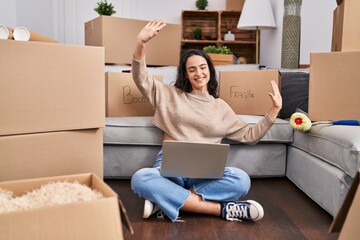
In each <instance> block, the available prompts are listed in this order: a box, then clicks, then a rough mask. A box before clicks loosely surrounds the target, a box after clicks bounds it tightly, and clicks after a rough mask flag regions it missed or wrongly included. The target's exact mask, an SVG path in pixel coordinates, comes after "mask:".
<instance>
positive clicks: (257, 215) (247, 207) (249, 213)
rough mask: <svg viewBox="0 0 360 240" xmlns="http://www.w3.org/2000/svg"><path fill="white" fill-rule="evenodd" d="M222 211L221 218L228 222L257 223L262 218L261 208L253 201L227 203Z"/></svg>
mask: <svg viewBox="0 0 360 240" xmlns="http://www.w3.org/2000/svg"><path fill="white" fill-rule="evenodd" d="M222 211H223V213H222V216H223V217H224V218H225V219H226V220H230V221H242V220H247V221H258V220H260V219H262V218H263V217H264V209H263V207H262V206H261V205H260V203H258V202H256V201H254V200H247V201H236V202H229V203H227V204H226V205H225V206H224V208H223V209H222Z"/></svg>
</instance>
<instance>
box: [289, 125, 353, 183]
mask: <svg viewBox="0 0 360 240" xmlns="http://www.w3.org/2000/svg"><path fill="white" fill-rule="evenodd" d="M292 145H293V146H295V147H297V148H299V149H302V150H303V151H305V152H308V153H309V154H311V155H313V156H316V157H318V158H320V159H322V160H324V161H326V162H328V163H330V164H332V165H334V166H336V167H338V168H339V169H341V170H343V171H344V172H345V173H346V174H348V175H349V176H351V177H354V176H355V174H356V173H357V171H358V169H359V168H360V127H359V126H341V125H331V124H319V125H314V126H313V127H312V128H311V130H310V131H309V132H307V133H304V132H300V131H295V133H294V142H293V143H292Z"/></svg>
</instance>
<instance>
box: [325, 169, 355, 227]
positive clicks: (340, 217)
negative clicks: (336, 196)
mask: <svg viewBox="0 0 360 240" xmlns="http://www.w3.org/2000/svg"><path fill="white" fill-rule="evenodd" d="M359 181H360V173H359V172H358V173H357V174H356V176H355V178H354V180H353V182H352V184H351V186H350V189H349V191H348V193H347V195H346V197H345V200H344V202H343V204H342V207H341V208H340V210H339V212H338V213H337V214H336V217H335V219H334V221H333V222H332V224H331V226H330V230H329V231H330V232H340V231H341V229H342V227H343V226H344V223H345V220H346V218H347V216H348V213H349V210H350V208H351V205H352V203H353V200H354V197H355V195H356V193H357V192H358V194H359V193H360V190H358V188H359V183H360V182H359Z"/></svg>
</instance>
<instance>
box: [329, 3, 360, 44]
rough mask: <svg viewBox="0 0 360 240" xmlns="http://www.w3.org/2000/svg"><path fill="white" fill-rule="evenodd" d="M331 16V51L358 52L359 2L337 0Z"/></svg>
mask: <svg viewBox="0 0 360 240" xmlns="http://www.w3.org/2000/svg"><path fill="white" fill-rule="evenodd" d="M337 3H338V6H337V8H336V9H335V10H334V14H333V34H332V45H331V50H332V51H360V27H359V26H358V23H359V22H360V15H359V11H360V1H358V0H337Z"/></svg>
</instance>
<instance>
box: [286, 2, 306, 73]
mask: <svg viewBox="0 0 360 240" xmlns="http://www.w3.org/2000/svg"><path fill="white" fill-rule="evenodd" d="M301 3H302V0H285V1H284V21H283V34H282V50H281V67H282V68H291V69H296V68H299V59H300V56H299V55H300V34H301Z"/></svg>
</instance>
